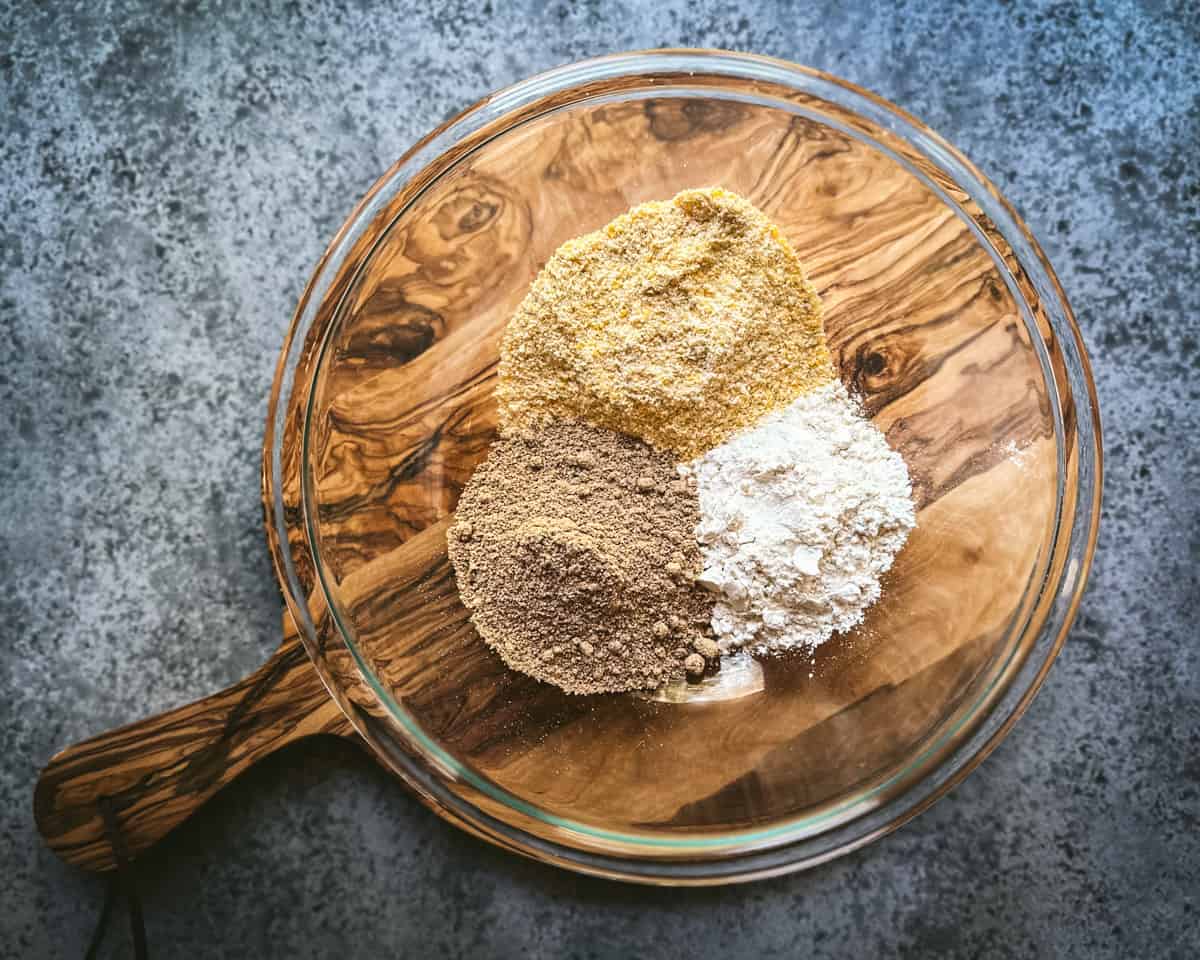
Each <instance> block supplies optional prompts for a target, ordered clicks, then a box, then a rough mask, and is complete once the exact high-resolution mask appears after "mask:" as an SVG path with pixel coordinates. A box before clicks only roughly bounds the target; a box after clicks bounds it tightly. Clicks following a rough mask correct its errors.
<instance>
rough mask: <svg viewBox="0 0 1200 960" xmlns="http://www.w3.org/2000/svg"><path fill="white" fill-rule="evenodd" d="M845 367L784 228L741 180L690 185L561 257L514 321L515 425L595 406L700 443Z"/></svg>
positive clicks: (579, 413)
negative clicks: (837, 362) (740, 189)
mask: <svg viewBox="0 0 1200 960" xmlns="http://www.w3.org/2000/svg"><path fill="white" fill-rule="evenodd" d="M833 376H834V373H833V364H832V361H831V359H830V356H829V350H828V348H827V347H826V345H825V337H824V332H823V330H822V325H821V306H820V301H819V300H818V298H817V294H816V292H815V291H814V290H813V288H812V286H811V285H810V284H809V283H808V281H807V279H806V278H805V276H804V271H803V269H802V267H801V265H800V261H799V259H798V258H797V256H796V253H795V251H793V250H792V247H791V245H790V244H789V243H788V241H787V240H786V239H785V238H784V237H783V235H782V234H781V233H780V232H779V228H778V227H776V226H775V225H774V224H773V223H772V222H771V221H770V220H769V219H767V217H766V216H765V215H764V214H763V213H762V212H761V211H759V210H758V209H757V208H756V207H754V206H753V205H752V204H750V203H749V202H748V201H746V200H744V199H743V198H741V197H739V196H737V195H736V194H733V193H730V192H729V191H727V190H721V189H706V190H686V191H684V192H683V193H680V194H678V195H677V196H675V197H674V198H673V199H671V200H668V201H658V202H654V203H646V204H642V205H641V206H639V207H634V208H633V209H632V210H630V211H629V212H628V213H626V214H624V215H623V216H620V217H617V219H616V220H614V221H612V223H610V224H609V225H608V226H606V227H604V228H603V229H601V230H598V231H596V232H595V233H589V234H586V235H585V236H582V237H578V238H576V239H574V240H569V241H567V242H566V243H564V244H563V245H562V246H561V247H559V248H558V250H557V251H556V252H555V253H554V255H553V256H552V257H551V258H550V260H549V261H548V262H547V264H546V266H545V268H544V269H543V270H542V272H541V273H540V274H539V275H538V277H537V279H536V280H535V281H534V282H533V285H532V286H531V287H530V290H529V293H528V294H527V295H526V297H525V299H524V301H522V303H521V305H520V306H519V307H518V308H517V312H516V314H515V315H514V316H513V318H512V320H511V321H510V322H509V325H508V329H507V330H506V332H505V336H504V341H503V344H502V346H501V350H500V370H499V386H498V387H497V398H498V400H499V404H500V427H501V430H502V431H503V432H506V433H518V434H530V433H535V432H536V431H537V430H539V429H540V428H541V427H543V426H544V425H545V424H546V423H547V422H548V421H550V420H552V419H554V418H580V419H583V420H586V421H589V422H591V423H593V424H595V425H597V426H602V427H608V428H610V429H612V430H616V431H618V432H620V433H626V434H630V435H632V436H635V437H641V438H643V439H645V440H647V441H649V442H650V443H652V444H654V445H655V446H657V447H660V448H662V449H665V450H670V451H673V452H674V453H676V454H677V455H678V456H679V457H680V458H681V459H690V458H692V457H694V456H697V455H699V454H701V453H703V452H705V451H707V450H709V449H711V448H713V447H715V446H716V445H717V444H719V443H721V442H722V441H723V440H725V439H726V438H728V437H729V435H730V434H732V433H733V432H734V431H736V430H738V429H741V428H743V427H748V426H750V425H752V424H754V423H757V422H758V421H759V420H760V419H761V418H762V417H763V416H764V415H765V414H767V413H770V412H771V411H773V410H777V409H780V408H782V407H785V406H787V405H788V404H789V403H791V402H792V401H793V400H795V399H796V397H798V396H800V395H801V394H802V393H806V392H807V391H808V390H810V389H812V388H813V387H816V386H819V385H821V384H824V383H827V382H829V381H830V380H832V379H833Z"/></svg>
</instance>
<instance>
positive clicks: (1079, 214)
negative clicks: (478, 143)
mask: <svg viewBox="0 0 1200 960" xmlns="http://www.w3.org/2000/svg"><path fill="white" fill-rule="evenodd" d="M389 6H390V9H387V10H386V11H385V5H384V4H369V3H341V2H325V0H309V2H301V3H277V4H267V5H263V6H262V7H261V8H254V9H249V8H247V7H246V6H245V5H243V4H213V5H212V7H213V8H212V9H208V7H209V5H208V4H205V3H201V2H176V3H170V4H158V3H146V4H141V5H137V4H127V3H117V4H111V3H109V4H102V3H95V4H93V3H77V4H65V3H58V4H32V3H24V2H20V0H14V2H0V37H3V40H0V171H2V173H0V211H2V214H3V215H2V217H0V331H2V333H3V340H2V343H3V346H0V544H2V547H0V583H2V584H3V587H4V590H3V592H2V594H0V613H2V617H3V622H4V624H5V626H6V628H7V634H6V642H5V643H4V644H3V646H2V648H0V684H2V685H3V687H2V688H3V694H4V697H5V700H6V707H5V709H4V710H3V711H2V712H0V747H2V754H0V757H2V758H0V864H2V865H3V869H0V903H3V905H4V908H3V910H2V911H0V956H3V957H9V956H11V957H70V958H74V957H80V956H82V954H83V951H84V947H85V945H86V943H87V939H88V937H89V935H90V933H91V930H92V927H93V924H94V922H95V920H96V917H97V915H98V913H99V910H100V906H101V903H102V900H103V893H104V883H103V881H101V880H99V879H97V878H96V877H93V876H91V875H88V874H85V873H83V872H80V871H78V870H75V869H73V868H69V867H67V866H64V865H63V864H61V863H60V862H59V861H58V860H57V859H56V858H55V857H54V856H53V855H52V854H50V853H49V852H48V851H47V850H46V849H45V848H44V847H43V846H42V845H41V843H40V842H39V840H38V837H37V835H36V833H35V831H34V826H33V822H32V816H31V812H30V806H31V804H30V797H31V791H32V786H33V782H34V779H35V776H36V774H37V771H38V769H39V768H40V766H41V765H42V764H43V763H44V762H45V761H46V760H47V759H48V758H49V756H50V755H51V753H52V752H53V751H55V750H56V749H57V748H59V747H61V746H63V745H65V744H67V743H69V742H73V741H75V740H78V739H80V738H82V737H84V736H86V735H89V734H92V733H95V732H98V731H100V730H101V729H104V728H107V727H110V726H113V725H115V724H118V723H121V722H124V721H128V720H132V719H135V718H137V717H141V716H143V715H145V714H147V713H149V712H152V711H157V710H160V709H163V708H166V707H169V706H173V705H175V704H178V703H181V702H184V701H185V700H189V699H192V698H193V697H194V696H196V695H197V694H198V693H200V692H204V691H209V690H214V689H216V688H218V687H220V686H223V685H225V684H226V683H228V682H230V681H232V680H234V679H235V678H237V677H240V676H241V675H242V674H244V673H245V672H247V671H248V670H249V669H251V668H252V667H254V666H255V665H257V664H258V663H259V662H260V661H261V660H262V659H263V658H264V656H265V655H266V653H267V652H268V650H269V649H270V648H271V647H272V646H273V644H274V643H275V642H276V640H277V638H278V623H279V610H280V601H279V597H278V593H277V591H276V587H275V584H274V579H273V577H272V573H271V569H270V565H269V562H268V558H267V551H266V549H265V545H264V541H263V535H262V531H261V516H260V510H259V506H258V476H257V474H258V469H259V444H260V441H261V431H262V425H263V419H264V414H265V408H266V398H267V394H268V390H269V387H270V382H271V377H272V373H273V369H274V365H275V359H276V353H277V349H278V347H279V345H280V342H281V339H282V335H283V332H284V330H285V328H286V325H287V323H288V319H289V316H290V314H291V312H292V309H293V307H294V304H295V301H296V298H297V296H298V294H299V292H300V290H301V288H302V285H303V284H304V282H305V280H306V279H307V277H308V275H309V272H310V270H311V268H312V266H313V264H314V263H315V261H316V259H317V257H318V256H319V255H320V253H321V251H322V250H323V248H324V246H325V243H326V241H327V240H328V239H329V237H330V236H331V235H332V233H333V231H334V230H335V229H336V227H337V226H338V224H339V223H340V222H341V220H342V218H343V217H344V215H345V214H346V213H347V212H348V211H349V210H350V208H351V207H352V206H353V204H354V203H355V201H356V200H357V198H358V197H359V196H360V195H361V194H362V193H363V192H364V191H365V190H366V189H367V187H368V186H369V185H370V184H371V183H372V181H373V180H374V178H375V177H376V175H377V174H379V173H380V172H381V171H382V170H383V169H384V168H385V167H387V166H388V165H389V164H390V163H391V161H392V160H393V159H394V158H395V157H396V156H398V155H399V154H400V153H401V152H402V151H403V150H404V149H405V148H406V147H407V146H408V145H409V144H411V143H412V142H413V141H414V140H415V139H416V138H417V137H418V136H420V135H421V134H422V133H423V132H425V131H426V130H428V129H429V128H430V127H431V126H433V125H435V124H436V123H438V122H439V121H441V120H442V119H443V118H445V117H446V116H447V115H449V114H451V113H452V112H454V111H456V110H458V109H459V108H461V107H463V106H464V105H466V104H467V103H469V102H471V101H473V100H474V99H476V98H477V97H479V96H480V95H482V94H484V93H486V92H487V91H489V90H491V89H493V88H496V87H498V86H501V85H503V84H507V83H509V82H511V81H513V80H516V79H519V78H520V77H523V76H525V75H527V74H529V73H531V72H533V71H536V70H540V69H542V68H545V67H549V66H552V65H554V64H558V63H562V62H565V61H570V60H574V59H577V58H580V57H583V56H587V55H591V54H595V53H600V52H606V51H611V50H618V49H627V48H637V47H653V46H661V45H671V46H675V45H689V46H715V47H728V48H733V49H739V50H753V51H758V52H762V53H768V54H774V55H776V56H781V57H786V58H789V59H793V60H797V61H800V62H804V63H809V64H812V65H814V66H817V67H821V68H825V69H827V70H831V71H833V72H835V73H838V74H840V75H842V76H845V77H847V78H848V79H850V80H853V81H856V82H858V83H860V84H863V85H865V86H867V87H869V88H872V89H874V90H876V91H878V92H879V93H881V94H883V95H884V96H885V97H888V98H890V99H892V100H893V101H895V102H896V103H898V104H900V105H901V106H903V107H905V108H907V109H908V110H910V111H912V112H913V113H915V114H916V115H917V116H919V117H921V118H922V119H924V120H925V121H926V122H928V123H929V124H930V125H931V126H933V127H934V128H935V129H936V130H938V131H940V132H941V133H943V134H945V135H946V136H947V137H949V138H950V139H951V140H952V141H954V142H955V143H957V144H958V145H959V146H960V147H962V148H963V150H964V151H965V152H966V153H967V154H968V155H969V156H970V157H972V158H973V159H974V160H975V161H976V162H978V163H979V164H980V165H981V166H982V167H983V169H984V170H985V171H986V172H988V173H989V174H990V175H991V176H992V177H993V178H994V179H995V180H996V181H997V183H998V184H999V186H1000V187H1001V189H1002V190H1004V191H1005V192H1006V193H1007V195H1008V196H1009V198H1010V199H1011V200H1012V201H1013V202H1014V204H1015V205H1016V207H1017V208H1018V209H1019V210H1020V211H1021V212H1022V213H1023V214H1024V216H1025V217H1026V219H1027V220H1028V222H1029V224H1030V226H1031V227H1032V229H1033V230H1034V232H1035V233H1036V234H1037V235H1038V236H1039V237H1040V238H1041V240H1042V243H1043V244H1044V246H1045V247H1046V249H1047V251H1048V253H1049V255H1050V258H1051V260H1052V261H1053V262H1054V263H1055V265H1056V266H1057V268H1058V270H1059V273H1060V276H1061V278H1062V281H1063V284H1064V286H1065V288H1066V290H1067V292H1068V294H1069V296H1070V297H1071V299H1072V301H1073V303H1074V306H1075V309H1076V312H1077V313H1078V315H1079V319H1080V323H1081V325H1082V328H1083V332H1084V336H1085V338H1086V340H1087V343H1088V345H1089V346H1090V348H1091V350H1092V358H1093V361H1094V363H1095V372H1096V381H1097V386H1098V389H1099V393H1100V397H1101V403H1102V407H1103V410H1104V416H1105V430H1106V454H1107V473H1108V476H1107V488H1106V496H1105V507H1104V518H1103V525H1102V531H1101V543H1100V550H1099V553H1098V556H1097V562H1096V567H1095V570H1094V573H1093V576H1092V581H1091V587H1090V589H1089V591H1088V595H1087V597H1086V600H1085V603H1084V607H1083V610H1082V614H1081V616H1080V618H1079V621H1078V623H1077V624H1076V627H1075V629H1074V631H1073V633H1072V635H1071V638H1070V641H1069V642H1068V644H1067V646H1066V649H1065V651H1064V652H1063V654H1062V656H1061V658H1060V659H1059V661H1058V663H1057V665H1056V666H1055V668H1054V670H1053V672H1052V673H1051V675H1050V678H1049V681H1048V682H1047V684H1046V686H1045V688H1044V690H1043V692H1042V693H1041V695H1040V696H1039V698H1038V699H1037V701H1036V702H1035V703H1034V705H1033V707H1032V708H1031V709H1030V711H1029V713H1028V714H1027V716H1026V717H1025V719H1024V720H1023V721H1022V722H1021V723H1020V724H1019V725H1018V727H1017V728H1016V730H1015V732H1014V733H1013V734H1012V736H1010V737H1009V738H1008V740H1006V741H1005V743H1004V744H1003V745H1002V746H1001V747H1000V749H999V750H998V751H997V752H996V753H995V754H994V755H993V756H992V757H991V758H990V759H989V760H988V761H987V762H986V763H984V765H983V766H982V767H981V768H980V769H979V770H978V771H977V772H976V773H975V774H973V775H972V776H971V777H970V778H968V780H967V781H966V782H965V783H964V784H963V785H962V786H960V787H959V788H958V789H957V790H955V791H954V792H953V793H952V794H951V795H950V796H949V797H948V798H947V799H945V800H943V801H942V802H940V803H939V804H937V805H936V806H935V807H934V808H933V809H932V810H931V811H929V812H927V813H925V814H924V815H923V816H921V817H920V818H919V819H918V820H916V821H915V822H913V823H912V824H909V825H908V826H906V827H905V828H903V829H902V830H900V831H899V832H898V833H896V834H894V835H892V836H890V837H888V838H887V839H885V840H883V841H882V842H880V843H878V844H876V845H873V846H871V847H869V848H867V849H865V850H862V851H860V852H858V853H856V854H854V855H851V856H849V857H846V858H844V859H842V860H839V861H837V862H836V863H833V864H831V865H828V866H826V867H823V868H821V869H817V870H815V871H813V872H810V873H807V874H804V875H800V876H793V877H788V878H784V879H779V880H772V881H767V882H762V883H757V884H753V885H749V886H741V887H735V888H727V889H719V890H704V891H667V890H648V889H641V888H636V887H627V886H622V885H618V884H610V883H604V882H599V881H595V880H588V879H581V878H579V877H576V876H573V875H569V874H567V873H562V872H558V871H556V870H553V869H550V868H548V867H542V866H539V865H536V864H533V863H528V862H525V861H522V860H520V859H518V858H515V857H512V856H508V855H505V854H502V853H500V852H498V851H496V850H494V849H492V848H490V847H488V846H487V845H485V844H483V843H481V842H479V841H476V840H474V839H471V838H469V837H467V836H464V835H463V834H461V833H459V832H458V831H456V830H454V829H453V828H451V827H449V826H447V825H445V824H444V823H442V822H441V821H440V820H438V819H437V818H436V817H434V816H433V815H432V814H430V813H428V812H427V811H426V810H425V809H424V808H422V807H421V806H420V805H419V804H418V803H417V802H416V801H415V800H413V799H412V798H411V797H410V796H409V795H408V794H406V793H405V792H404V791H403V790H402V789H401V788H400V787H399V786H398V785H397V784H396V783H395V782H393V781H392V780H391V779H389V778H388V777H387V776H385V775H384V774H383V773H382V772H381V771H380V769H379V768H378V767H377V766H376V765H375V764H374V763H373V762H372V761H371V760H369V759H368V758H367V757H366V756H365V755H363V754H361V753H360V752H359V751H358V750H357V749H356V748H354V747H353V746H350V745H348V744H342V743H339V742H328V741H310V742H307V743H302V744H299V745H297V746H295V747H293V748H290V749H288V750H286V751H285V752H284V753H282V754H280V755H277V756H275V757H274V758H272V759H271V760H270V761H268V762H267V763H265V764H264V765H263V766H262V767H260V768H258V769H256V770H254V771H253V772H251V773H250V774H249V775H247V776H246V777H245V778H243V779H242V780H241V781H239V782H238V783H237V784H236V785H235V786H234V787H233V788H231V789H230V790H228V791H226V792H225V793H224V794H222V795H220V796H219V797H218V798H217V799H216V800H215V801H214V802H213V803H212V804H210V805H209V806H208V807H207V808H206V809H205V810H203V811H202V813H201V814H200V815H199V816H197V817H196V818H195V819H193V820H192V821H190V822H188V823H187V824H186V825H185V826H184V827H183V828H181V829H180V830H179V831H177V832H176V833H175V834H174V835H172V836H171V837H170V839H169V840H168V841H167V842H166V843H165V844H164V845H163V846H162V847H161V849H159V850H158V851H157V852H156V853H154V854H153V855H151V856H150V857H149V858H147V859H146V860H145V862H144V863H143V864H142V865H141V872H140V876H139V883H140V886H141V889H142V892H143V896H144V899H145V910H146V921H147V928H148V936H149V943H150V952H151V956H152V957H176V956H178V957H193V956H206V957H207V956H220V955H229V956H287V957H326V956H332V955H338V956H343V957H351V956H353V957H357V956H381V955H391V956H405V955H411V956H443V955H444V956H463V957H489V956H495V957H512V956H524V957H527V958H530V960H534V958H552V957H553V958H557V957H581V958H582V957H633V956H644V957H651V956H653V957H670V956H686V957H689V958H695V957H710V956H711V957H731V956H732V957H741V956H745V957H768V956H789V957H790V956H797V955H806V956H812V957H826V956H830V957H832V956H842V955H847V956H863V957H870V956H912V957H931V956H951V955H953V956H962V957H995V958H1000V957H1022V958H1023V957H1033V956H1044V957H1122V958H1124V957H1132V956H1153V957H1180V958H1183V957H1194V956H1195V955H1196V954H1197V951H1198V950H1200V932H1198V928H1200V894H1198V893H1197V891H1198V890H1200V759H1198V758H1200V643H1198V642H1197V640H1198V635H1200V630H1198V629H1197V626H1196V620H1197V618H1198V617H1200V583H1198V582H1197V579H1198V575H1197V570H1198V566H1200V564H1198V560H1200V556H1198V554H1200V523H1198V519H1200V492H1198V487H1200V452H1198V451H1200V446H1198V444H1197V439H1196V438H1197V436H1198V435H1200V398H1198V387H1197V383H1198V382H1200V378H1198V377H1197V373H1198V372H1200V344H1198V341H1200V283H1197V277H1198V275H1200V211H1198V205H1200V166H1198V164H1197V148H1198V147H1200V14H1198V13H1197V10H1196V8H1195V6H1194V5H1193V4H1188V3H1176V4H1172V3H1158V2H1145V3H1136V4H1134V3H1112V4H1099V3H1096V4H1077V3H1071V2H1066V3H1055V4H1045V3H1036V4H1032V3H1031V4H1022V3H1006V4H994V5H993V4H990V3H983V2H970V3H967V4H954V5H949V6H953V7H954V8H955V12H953V13H948V12H945V11H943V10H940V9H938V8H940V7H941V6H943V5H942V4H931V5H929V6H928V7H926V6H924V5H922V4H919V3H915V2H909V3H905V2H903V0H902V2H899V3H895V4H878V5H874V7H873V8H871V5H859V4H840V3H814V4H797V5H792V4H780V5H768V4H751V3H743V4H739V3H722V2H712V0H693V2H690V3H683V2H676V0H656V2H653V3H647V4H645V5H641V4H601V3H581V4H573V5H571V4H561V3H556V4H541V3H523V4H520V5H507V4H501V3H499V2H493V3H482V2H476V0H470V2H453V3H451V2H427V3H407V4H396V5H389ZM1189 6H1190V7H1191V12H1190V13H1188V12H1187V11H1186V8H1187V7H1189ZM38 7H42V8H49V7H53V9H40V10H39V9H37V8H38ZM843 7H851V8H857V9H856V12H853V13H849V12H845V11H844V10H842V9H841V8H843ZM347 8H352V9H347ZM129 944H130V941H129V935H128V929H127V926H126V924H125V922H124V918H123V917H118V918H117V921H116V923H115V924H114V927H113V929H112V930H110V932H109V937H108V940H107V945H106V950H105V952H104V953H103V955H106V956H127V955H129V953H130V950H131V947H130V945H129Z"/></svg>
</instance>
